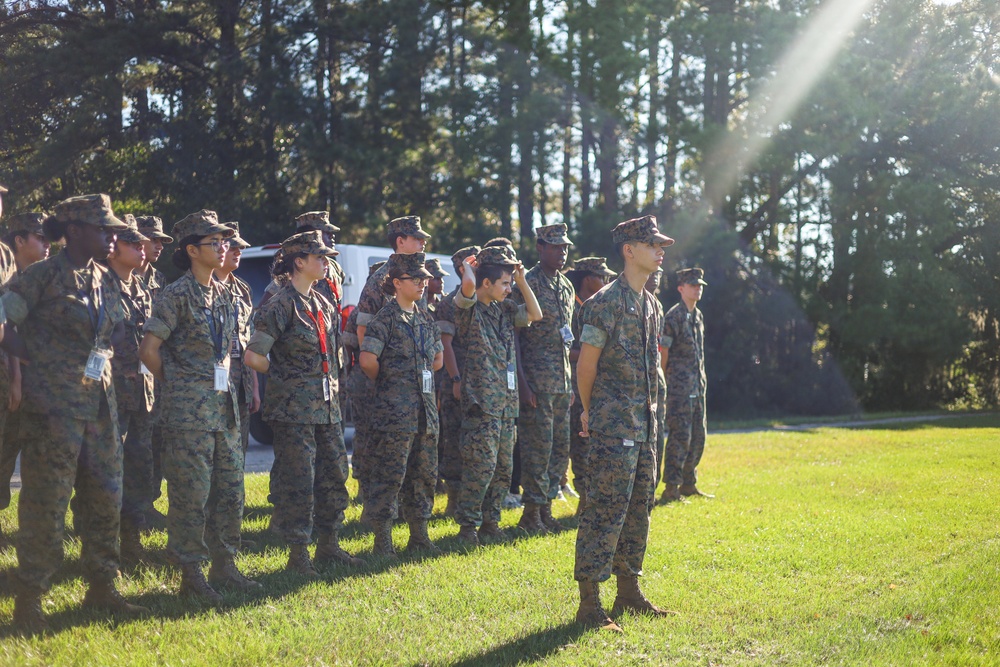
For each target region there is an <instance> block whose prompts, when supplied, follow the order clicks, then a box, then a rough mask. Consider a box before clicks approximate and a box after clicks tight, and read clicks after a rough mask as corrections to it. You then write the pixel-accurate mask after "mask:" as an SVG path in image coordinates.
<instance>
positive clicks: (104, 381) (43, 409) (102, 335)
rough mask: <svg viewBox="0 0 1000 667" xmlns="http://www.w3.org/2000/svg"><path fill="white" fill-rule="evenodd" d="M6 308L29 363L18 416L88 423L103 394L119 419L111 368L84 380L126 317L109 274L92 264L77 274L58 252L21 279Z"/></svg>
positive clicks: (12, 287)
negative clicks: (96, 354)
mask: <svg viewBox="0 0 1000 667" xmlns="http://www.w3.org/2000/svg"><path fill="white" fill-rule="evenodd" d="M3 305H4V308H5V310H6V312H7V316H8V317H9V318H10V321H11V322H13V323H14V324H16V325H17V327H18V332H19V333H20V334H21V337H22V338H23V339H24V342H25V345H26V346H27V348H28V359H29V360H30V362H31V363H30V365H26V366H24V368H23V373H24V375H23V380H22V382H23V384H22V388H23V392H22V393H23V398H22V403H21V409H22V410H24V411H25V412H35V413H42V414H50V415H60V416H64V417H67V418H72V419H82V420H89V421H92V420H95V419H97V415H98V410H99V409H100V405H101V398H102V396H103V397H105V398H106V399H107V401H108V406H109V407H110V408H111V414H112V415H114V416H116V418H117V414H118V412H117V410H118V407H117V403H116V401H115V389H114V382H113V381H112V374H111V364H110V363H105V364H104V368H103V370H102V372H101V379H100V380H88V379H86V378H85V375H84V373H85V371H86V367H87V360H88V358H90V353H91V352H92V351H93V350H94V349H95V348H96V349H99V350H108V351H110V350H111V349H112V345H111V334H112V331H114V330H115V329H116V328H117V329H118V331H119V332H120V331H121V323H122V321H123V320H124V319H125V314H124V312H123V311H122V299H121V295H120V294H119V291H118V279H117V278H116V277H115V276H114V274H113V273H112V272H111V271H109V270H108V269H106V268H105V267H103V266H101V265H100V264H97V263H95V262H93V261H90V262H88V263H87V265H86V266H85V267H83V268H82V269H77V268H76V267H74V266H73V265H72V264H71V263H70V261H69V258H68V257H67V256H66V253H65V252H60V253H58V254H56V255H55V256H53V257H50V258H48V259H44V260H42V261H40V262H36V263H35V264H32V265H31V266H29V267H28V268H26V269H25V270H24V271H23V272H21V273H20V274H18V275H17V276H16V277H15V278H14V279H13V280H12V281H11V283H10V289H9V291H8V292H7V293H6V294H4V296H3ZM95 325H96V326H95Z"/></svg>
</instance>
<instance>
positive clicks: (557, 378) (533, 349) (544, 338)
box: [510, 265, 576, 394]
mask: <svg viewBox="0 0 1000 667" xmlns="http://www.w3.org/2000/svg"><path fill="white" fill-rule="evenodd" d="M524 279H525V280H526V281H527V282H528V284H529V285H530V286H531V291H533V292H534V293H535V298H537V299H538V305H539V306H541V308H542V319H540V320H539V321H537V322H533V323H532V324H531V326H530V327H524V328H523V329H518V332H517V334H518V339H519V342H520V344H521V365H522V368H523V370H524V376H525V379H527V381H528V386H529V387H531V390H532V391H538V392H545V393H549V394H568V393H570V392H571V391H572V390H573V387H572V384H573V379H572V370H571V369H570V365H569V349H570V346H569V345H568V344H567V343H566V342H565V341H564V340H563V334H562V328H563V327H570V328H572V323H573V304H574V302H575V301H576V291H575V290H574V289H573V283H571V282H570V281H569V278H567V277H566V276H564V275H563V274H561V273H556V275H555V277H554V278H549V277H548V276H546V275H545V272H544V271H542V267H541V266H539V265H535V268H533V269H531V270H530V271H528V272H527V273H526V274H525V275H524ZM510 296H511V298H513V299H514V302H515V303H524V296H523V295H522V294H521V290H520V289H518V288H517V286H516V285H515V286H514V290H513V292H511V295H510Z"/></svg>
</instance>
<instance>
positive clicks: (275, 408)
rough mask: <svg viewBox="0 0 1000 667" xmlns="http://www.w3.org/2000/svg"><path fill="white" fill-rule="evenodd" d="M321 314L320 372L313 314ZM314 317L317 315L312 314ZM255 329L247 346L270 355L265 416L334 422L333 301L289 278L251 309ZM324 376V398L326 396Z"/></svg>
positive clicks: (337, 408) (337, 418) (336, 372)
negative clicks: (323, 352)
mask: <svg viewBox="0 0 1000 667" xmlns="http://www.w3.org/2000/svg"><path fill="white" fill-rule="evenodd" d="M320 312H321V313H322V316H323V327H324V329H326V338H327V346H328V348H327V349H328V350H330V351H331V354H330V358H329V368H328V370H329V372H328V373H327V374H325V375H324V373H323V363H322V358H321V356H320V348H319V341H320V337H319V334H318V333H317V329H316V325H315V324H314V323H313V320H312V317H310V315H312V316H313V317H316V316H317V315H318V314H319V313H320ZM317 319H318V317H317ZM253 321H254V332H253V336H252V337H251V338H250V344H249V345H248V346H247V349H248V350H251V351H252V352H256V353H257V354H260V355H267V354H270V355H271V364H270V368H269V369H268V371H267V386H266V388H265V389H264V400H263V414H262V416H263V418H264V420H265V421H278V422H288V423H290V424H337V423H339V422H340V420H341V415H340V401H339V385H338V380H337V376H338V375H339V373H340V367H339V362H338V357H337V355H336V354H332V351H333V350H332V348H330V347H329V345H330V342H331V341H333V340H336V338H335V331H336V327H337V325H336V324H335V322H336V318H335V315H334V308H333V304H331V303H330V302H329V301H327V300H326V299H325V298H323V296H321V295H320V294H319V293H318V292H317V291H316V290H315V289H312V290H310V291H309V296H308V297H305V296H303V295H302V294H300V293H299V291H298V290H297V289H295V286H294V285H292V284H291V283H288V284H287V285H285V286H284V287H282V288H281V289H280V290H279V291H278V292H277V293H276V294H275V295H274V296H273V297H271V298H270V299H269V300H268V301H267V302H266V303H265V304H263V305H262V306H261V307H260V308H259V309H258V310H257V312H256V314H254V318H253ZM324 379H325V381H326V383H327V384H328V387H327V389H328V391H329V399H327V398H325V390H324Z"/></svg>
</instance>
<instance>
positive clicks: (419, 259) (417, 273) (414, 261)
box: [389, 252, 434, 278]
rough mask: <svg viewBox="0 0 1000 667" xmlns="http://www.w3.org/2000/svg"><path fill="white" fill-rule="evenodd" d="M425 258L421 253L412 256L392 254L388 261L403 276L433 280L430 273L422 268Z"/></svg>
mask: <svg viewBox="0 0 1000 667" xmlns="http://www.w3.org/2000/svg"><path fill="white" fill-rule="evenodd" d="M425 257H426V255H424V253H422V252H415V253H413V254H412V255H401V254H399V253H398V252H394V253H392V255H391V256H390V257H389V261H390V262H392V263H393V264H395V265H396V267H397V268H399V270H400V271H402V272H403V273H404V274H406V275H408V276H411V277H413V278H433V277H434V276H432V275H431V272H430V271H428V270H427V269H426V268H425V267H424V263H425V262H426V259H425Z"/></svg>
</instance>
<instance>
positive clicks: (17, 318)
mask: <svg viewBox="0 0 1000 667" xmlns="http://www.w3.org/2000/svg"><path fill="white" fill-rule="evenodd" d="M0 304H3V305H2V308H3V312H4V321H6V320H8V319H9V320H10V321H11V322H13V323H14V324H20V323H21V322H23V321H24V319H25V318H26V317H27V316H28V304H27V302H26V301H25V300H24V298H23V297H22V296H21V295H20V294H18V293H17V292H7V293H6V294H4V295H3V299H2V300H0Z"/></svg>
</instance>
